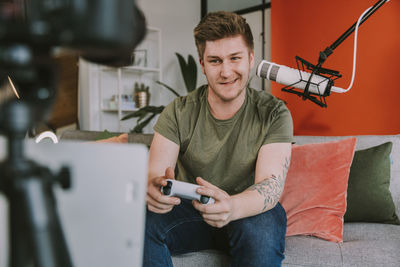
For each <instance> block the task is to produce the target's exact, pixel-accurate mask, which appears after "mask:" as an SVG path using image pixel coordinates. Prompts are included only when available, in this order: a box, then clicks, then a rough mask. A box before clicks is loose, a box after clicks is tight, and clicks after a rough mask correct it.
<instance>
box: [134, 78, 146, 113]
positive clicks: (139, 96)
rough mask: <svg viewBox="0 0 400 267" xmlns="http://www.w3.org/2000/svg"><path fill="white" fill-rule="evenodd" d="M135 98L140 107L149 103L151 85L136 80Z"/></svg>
mask: <svg viewBox="0 0 400 267" xmlns="http://www.w3.org/2000/svg"><path fill="white" fill-rule="evenodd" d="M133 99H134V100H135V104H136V106H137V107H138V108H144V107H146V106H148V105H149V101H150V93H149V87H148V86H146V85H144V84H143V83H141V84H140V85H139V84H138V83H137V82H136V83H135V86H134V92H133Z"/></svg>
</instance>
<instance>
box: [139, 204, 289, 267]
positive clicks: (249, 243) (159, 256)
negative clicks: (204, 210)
mask: <svg viewBox="0 0 400 267" xmlns="http://www.w3.org/2000/svg"><path fill="white" fill-rule="evenodd" d="M285 235H286V213H285V210H284V209H283V208H282V206H281V205H280V204H279V203H278V204H277V205H276V206H275V208H273V209H271V210H269V211H267V212H264V213H261V214H259V215H256V216H252V217H248V218H244V219H240V220H236V221H232V222H230V223H229V224H227V225H226V226H224V227H222V228H215V227H212V226H210V225H208V224H207V223H206V222H204V220H203V218H202V217H201V215H200V213H199V212H198V211H197V210H195V209H194V208H193V206H192V203H191V201H188V200H184V199H182V201H181V204H180V205H179V206H176V207H174V208H173V209H172V211H170V212H169V213H166V214H157V213H153V212H150V211H147V217H146V233H145V242H144V257H143V266H151V267H157V266H162V267H166V266H171V267H172V266H173V265H172V260H171V255H178V254H183V253H188V252H194V251H200V250H205V249H216V250H222V251H224V252H226V253H227V254H228V255H230V256H231V266H248V267H250V266H257V267H260V266H281V263H282V260H283V259H284V257H285V256H284V251H285Z"/></svg>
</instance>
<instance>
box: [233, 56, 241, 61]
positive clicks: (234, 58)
mask: <svg viewBox="0 0 400 267" xmlns="http://www.w3.org/2000/svg"><path fill="white" fill-rule="evenodd" d="M232 60H233V61H237V60H240V57H232Z"/></svg>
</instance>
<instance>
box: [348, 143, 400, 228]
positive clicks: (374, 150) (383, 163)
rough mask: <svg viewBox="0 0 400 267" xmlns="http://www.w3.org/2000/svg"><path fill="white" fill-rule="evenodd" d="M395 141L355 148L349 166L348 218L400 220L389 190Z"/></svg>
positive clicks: (384, 220) (357, 220)
mask: <svg viewBox="0 0 400 267" xmlns="http://www.w3.org/2000/svg"><path fill="white" fill-rule="evenodd" d="M391 151H392V142H386V143H383V144H381V145H378V146H374V147H371V148H368V149H363V150H359V151H356V153H355V155H354V159H353V163H352V165H351V168H350V176H349V185H348V190H347V211H346V213H345V215H344V221H345V222H381V223H392V224H400V221H399V219H398V217H397V216H396V213H395V205H394V203H393V199H392V195H391V193H390V191H389V185H390V165H391V162H390V153H391Z"/></svg>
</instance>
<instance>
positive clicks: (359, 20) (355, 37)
mask: <svg viewBox="0 0 400 267" xmlns="http://www.w3.org/2000/svg"><path fill="white" fill-rule="evenodd" d="M389 1H390V0H387V1H386V2H389ZM371 8H372V6H371V7H369V8H367V9H366V10H365V11H364V13H362V14H361V16H360V17H359V18H358V21H357V24H356V28H355V31H354V52H353V73H352V75H351V82H350V85H349V87H348V88H347V89H344V91H343V92H341V93H345V92H348V91H350V89H351V88H352V87H353V83H354V77H355V75H356V62H357V38H358V26H359V25H360V22H361V20H362V18H363V17H364V15H365V13H367V12H368V11H369V10H370V9H371Z"/></svg>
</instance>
